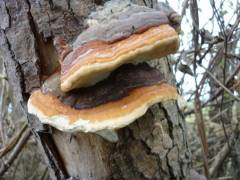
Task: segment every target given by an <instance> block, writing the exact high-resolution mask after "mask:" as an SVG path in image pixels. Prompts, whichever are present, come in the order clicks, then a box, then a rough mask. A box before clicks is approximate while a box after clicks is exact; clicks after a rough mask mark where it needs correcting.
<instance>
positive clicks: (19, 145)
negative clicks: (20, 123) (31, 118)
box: [0, 129, 31, 179]
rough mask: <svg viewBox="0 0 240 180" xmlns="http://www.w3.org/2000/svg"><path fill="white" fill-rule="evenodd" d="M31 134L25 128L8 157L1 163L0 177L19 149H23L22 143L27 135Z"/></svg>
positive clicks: (27, 137)
mask: <svg viewBox="0 0 240 180" xmlns="http://www.w3.org/2000/svg"><path fill="white" fill-rule="evenodd" d="M30 135H31V130H30V129H27V130H26V131H25V133H24V134H23V136H22V137H21V139H20V140H19V141H18V143H17V145H16V147H15V148H14V150H13V152H12V153H11V154H10V155H9V158H8V159H7V160H6V161H5V162H4V163H3V164H2V166H1V168H0V179H1V177H3V175H4V174H5V172H7V170H8V169H9V168H10V167H11V165H12V163H13V162H14V160H15V159H16V158H17V157H18V155H19V154H20V152H21V150H22V149H23V147H24V145H25V144H26V143H27V141H28V139H29V137H30Z"/></svg>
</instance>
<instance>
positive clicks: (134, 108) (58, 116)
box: [28, 65, 177, 132]
mask: <svg viewBox="0 0 240 180" xmlns="http://www.w3.org/2000/svg"><path fill="white" fill-rule="evenodd" d="M131 66H134V65H130V67H129V66H128V65H126V66H125V67H123V68H121V69H120V70H118V73H116V74H115V78H113V79H114V80H115V81H117V82H118V83H119V84H120V83H122V84H121V88H120V89H115V90H116V92H117V93H116V94H115V96H112V97H111V99H108V100H107V101H106V100H105V99H104V98H106V97H108V96H109V95H110V94H111V93H112V92H111V91H108V89H109V88H110V87H111V88H117V87H114V84H112V81H109V80H108V79H107V80H105V82H106V83H102V84H100V85H98V84H97V85H95V86H93V87H92V89H94V88H97V89H99V87H97V86H100V89H102V91H103V92H102V94H104V93H105V92H104V90H105V91H106V93H107V94H105V96H99V97H101V98H102V99H103V101H100V103H99V101H98V103H97V104H96V103H95V102H94V101H93V104H90V105H88V106H87V107H83V106H80V107H79V106H77V105H78V104H79V103H80V104H81V101H86V102H92V101H91V100H90V101H89V100H88V98H82V96H81V94H82V93H81V94H80V95H79V97H78V98H77V100H78V101H75V102H74V103H70V104H68V102H67V101H68V100H66V101H65V100H64V97H65V98H66V99H68V98H69V97H70V96H71V93H73V94H75V93H76V92H70V94H68V95H67V94H61V93H58V90H56V89H54V88H55V87H58V85H57V84H56V86H55V87H54V86H51V87H50V86H49V87H47V86H48V85H45V86H43V87H44V89H42V90H37V91H35V92H33V93H32V95H31V97H30V99H29V101H28V111H29V113H31V114H34V115H36V116H37V117H38V118H39V120H40V121H41V122H42V123H44V124H49V125H51V126H53V127H55V128H57V129H59V130H62V131H67V132H75V131H83V132H98V131H100V130H114V129H119V128H122V127H125V126H127V125H129V124H130V123H132V122H133V121H134V120H136V119H137V118H139V117H140V116H142V115H144V114H145V113H146V111H147V109H148V108H149V107H150V106H151V105H153V104H155V103H159V102H163V101H167V100H174V99H176V98H177V91H176V89H175V88H174V87H173V86H171V85H169V84H167V83H166V82H165V81H164V79H163V76H161V75H160V76H159V75H158V76H156V75H157V74H158V73H157V71H156V69H154V68H150V67H148V66H147V65H138V66H137V68H136V67H135V68H133V67H131ZM146 69H147V70H146ZM131 70H133V71H134V72H133V73H130V71H131ZM57 76H58V75H55V76H52V77H51V78H50V80H49V82H50V81H52V82H56V81H55V79H56V78H58V77H57ZM49 82H47V83H48V84H50V83H49ZM126 82H127V83H126ZM104 87H106V88H104ZM113 91H114V90H113ZM121 91H124V93H123V94H122V93H121ZM97 92H98V91H97ZM83 94H84V93H83ZM119 94H120V96H119ZM89 97H91V94H89ZM93 97H94V96H93ZM96 97H97V95H96ZM75 98H76V96H75ZM64 101H65V102H64ZM83 105H84V103H83Z"/></svg>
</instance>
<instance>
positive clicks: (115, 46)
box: [55, 3, 179, 92]
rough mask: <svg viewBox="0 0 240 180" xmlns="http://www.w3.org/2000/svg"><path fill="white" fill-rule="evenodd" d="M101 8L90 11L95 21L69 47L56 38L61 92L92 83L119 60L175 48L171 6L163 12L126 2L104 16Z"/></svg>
mask: <svg viewBox="0 0 240 180" xmlns="http://www.w3.org/2000/svg"><path fill="white" fill-rule="evenodd" d="M107 4H108V3H107ZM107 7H108V6H107V5H106V8H107ZM120 9H121V8H120ZM102 11H106V10H105V8H104V9H102V10H99V11H97V12H95V13H93V14H92V15H90V17H91V18H92V21H94V22H95V21H96V22H95V23H91V24H90V25H89V27H88V28H87V29H86V30H85V31H83V32H82V33H81V34H80V35H79V36H78V37H77V39H76V40H75V41H74V43H73V45H72V47H71V48H70V46H68V45H67V44H66V43H63V41H60V42H61V43H59V39H56V40H55V44H56V45H57V50H58V53H59V55H60V62H61V89H62V91H64V92H67V91H70V90H72V89H75V88H80V87H87V86H91V85H94V84H95V83H97V82H99V81H101V80H103V79H105V78H106V77H108V76H109V74H110V73H111V72H112V71H114V70H115V69H117V68H118V67H119V66H121V65H122V64H126V63H139V62H142V61H147V60H151V59H154V58H160V57H163V56H166V55H168V54H171V53H174V52H176V51H177V49H178V46H179V38H178V33H177V31H176V30H175V29H174V28H173V27H172V26H171V24H172V23H171V21H170V19H169V17H170V15H169V11H170V10H168V11H167V13H166V12H164V11H162V10H159V9H151V8H147V7H143V6H137V5H132V4H128V5H126V6H124V8H122V9H121V11H119V9H118V10H117V11H116V12H115V10H113V9H111V11H110V12H111V15H110V16H109V17H108V18H105V19H104V18H101V16H103V15H101V14H102V13H103V12H102ZM170 14H171V13H170ZM98 15H99V16H98ZM96 16H97V17H98V18H97V19H94V17H96ZM59 46H60V47H59ZM66 47H67V48H66Z"/></svg>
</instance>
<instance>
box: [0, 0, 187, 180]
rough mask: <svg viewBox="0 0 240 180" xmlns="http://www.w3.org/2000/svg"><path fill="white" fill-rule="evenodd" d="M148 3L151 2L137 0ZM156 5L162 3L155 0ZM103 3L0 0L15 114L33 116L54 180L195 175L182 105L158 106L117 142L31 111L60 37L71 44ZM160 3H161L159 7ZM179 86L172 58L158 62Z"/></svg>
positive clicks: (2, 45) (0, 52)
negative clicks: (51, 123)
mask: <svg viewBox="0 0 240 180" xmlns="http://www.w3.org/2000/svg"><path fill="white" fill-rule="evenodd" d="M135 2H137V3H141V4H143V5H152V3H151V1H148V2H150V3H146V4H145V3H144V2H145V1H142V0H138V1H135ZM154 2H155V1H154ZM101 3H102V1H99V0H98V1H96V0H95V1H94V0H72V1H69V0H58V1H55V0H48V1H46V0H38V1H36V0H25V1H21V0H3V1H0V17H1V19H2V21H1V22H0V28H1V29H0V56H1V58H2V59H3V60H4V64H5V67H6V71H7V75H8V80H9V84H10V87H11V90H12V92H13V94H14V95H13V97H12V101H13V102H14V107H15V109H21V112H22V113H23V114H25V115H26V116H27V117H28V123H29V126H30V127H31V128H32V131H33V133H34V134H35V137H36V139H37V140H38V144H39V147H40V149H41V150H42V154H43V157H45V159H46V163H47V164H48V166H49V172H50V176H51V178H52V179H67V178H70V177H75V178H77V179H88V180H91V179H92V180H98V179H170V178H173V179H180V178H184V177H185V176H186V175H187V174H188V170H189V168H190V165H189V164H190V153H189V149H188V144H187V138H186V127H185V124H184V119H183V116H182V114H181V112H180V110H179V109H178V106H177V103H176V102H175V101H169V102H165V103H161V104H157V105H154V106H153V107H152V108H150V110H149V111H148V112H147V113H146V115H144V116H143V117H141V118H140V119H138V120H137V121H135V122H134V123H132V124H131V125H130V126H129V127H126V128H123V129H120V130H118V135H119V141H118V142H117V143H110V142H107V141H106V140H104V139H103V138H102V137H100V136H98V135H96V134H90V133H75V134H70V133H65V132H61V131H59V130H56V129H54V128H51V127H46V126H43V125H42V124H40V123H39V121H38V119H37V118H36V117H34V116H32V115H29V114H28V113H27V107H26V103H27V100H28V98H29V95H30V93H31V91H32V90H33V89H35V88H39V87H40V85H41V83H42V80H43V79H44V78H45V77H46V76H49V75H50V74H51V73H53V71H54V69H55V68H56V67H57V66H58V61H57V55H56V52H55V49H54V47H53V41H52V39H53V37H55V36H59V35H61V36H64V37H65V39H67V41H71V40H72V39H73V38H74V37H76V35H77V34H79V33H80V32H81V31H82V30H83V29H84V28H85V26H84V23H83V22H84V19H85V18H86V17H87V15H88V14H89V13H90V12H91V11H93V10H94V9H95V8H96V6H97V5H99V4H101ZM155 3H156V2H155ZM151 64H152V65H154V66H157V67H159V69H160V70H161V71H162V72H163V73H164V74H165V77H166V78H167V80H168V82H169V83H172V84H174V78H173V76H172V72H171V63H170V62H169V60H168V59H167V58H165V59H164V60H161V61H159V60H155V61H153V62H152V63H151Z"/></svg>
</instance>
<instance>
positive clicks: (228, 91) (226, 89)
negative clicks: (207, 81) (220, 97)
mask: <svg viewBox="0 0 240 180" xmlns="http://www.w3.org/2000/svg"><path fill="white" fill-rule="evenodd" d="M200 66H201V67H202V68H203V69H204V70H205V71H206V73H208V75H209V76H210V77H211V78H212V79H213V80H214V81H215V82H216V83H218V85H219V86H221V87H222V88H223V89H224V90H225V91H226V92H227V93H228V94H230V95H231V96H232V97H233V98H235V99H236V100H238V101H240V98H239V97H237V96H235V95H234V94H233V93H232V92H231V91H230V90H229V89H228V88H227V87H226V86H225V85H223V84H222V83H221V82H220V81H219V80H218V79H217V78H216V77H215V76H214V75H213V74H212V73H211V72H209V71H208V70H207V68H205V67H204V66H202V65H200Z"/></svg>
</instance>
